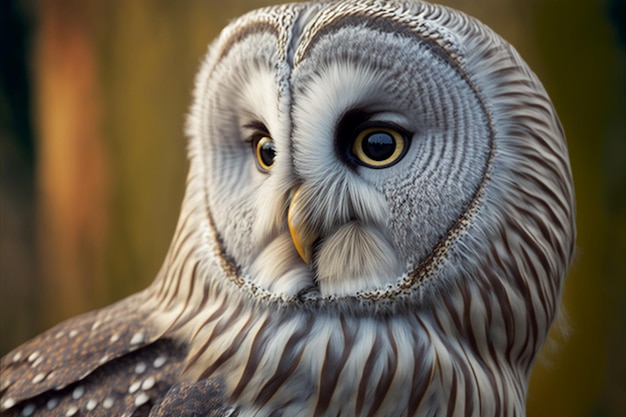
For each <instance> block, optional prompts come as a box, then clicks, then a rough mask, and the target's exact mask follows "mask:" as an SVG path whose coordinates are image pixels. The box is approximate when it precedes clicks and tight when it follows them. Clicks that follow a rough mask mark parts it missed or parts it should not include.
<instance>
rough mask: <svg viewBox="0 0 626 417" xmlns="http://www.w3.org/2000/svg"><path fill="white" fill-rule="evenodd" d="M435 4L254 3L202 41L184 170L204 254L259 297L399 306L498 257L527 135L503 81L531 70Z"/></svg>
mask: <svg viewBox="0 0 626 417" xmlns="http://www.w3.org/2000/svg"><path fill="white" fill-rule="evenodd" d="M440 10H442V9H441V8H439V7H438V6H437V7H431V6H429V5H427V4H424V3H419V2H415V3H413V2H409V3H402V2H398V3H393V2H389V3H385V4H379V3H377V2H362V3H355V4H352V3H351V4H350V7H345V8H344V7H342V6H341V4H339V3H336V4H331V3H328V4H326V3H308V4H299V5H290V6H285V7H275V8H269V9H262V10H259V11H255V12H253V13H250V14H248V15H246V16H244V17H242V18H240V19H239V20H237V21H235V22H234V23H232V24H231V25H230V26H229V27H228V28H227V29H226V30H224V32H223V33H222V35H221V36H220V38H219V39H218V40H217V41H216V42H215V43H214V44H213V45H212V46H211V47H210V50H209V53H208V55H207V59H206V61H205V63H204V65H203V67H202V70H201V72H200V73H199V75H198V79H197V80H198V81H197V87H196V97H195V104H194V106H193V108H192V114H191V117H190V123H189V128H188V131H189V134H190V136H191V137H192V141H191V153H192V155H191V159H192V173H191V175H192V176H196V175H198V176H201V177H202V179H203V182H204V191H203V192H205V193H206V196H205V200H206V202H205V204H206V216H207V222H208V223H209V225H210V229H211V233H212V234H213V235H214V239H215V242H216V249H215V252H216V253H218V256H219V257H220V258H221V259H223V260H224V262H226V264H228V266H227V269H229V270H231V271H235V272H233V275H235V276H236V278H235V280H236V281H238V282H245V283H246V285H248V286H250V287H251V288H253V293H256V292H258V291H260V292H262V293H264V294H265V295H270V296H271V297H278V298H282V299H285V298H288V299H293V297H296V298H298V297H300V298H302V297H304V298H306V299H309V300H312V299H319V298H323V299H326V300H330V299H332V300H337V299H341V298H345V297H351V298H355V297H356V298H360V297H362V298H365V299H373V298H376V299H378V298H380V297H383V298H384V297H387V298H394V297H396V296H397V295H398V294H401V293H402V294H406V293H407V292H412V291H414V290H415V289H416V288H419V287H420V286H422V284H423V283H425V282H426V281H430V282H431V283H434V284H435V285H434V286H435V287H437V286H438V285H439V284H438V282H439V281H442V282H443V281H445V279H447V278H445V277H449V276H450V274H451V273H452V274H458V273H459V271H456V272H455V271H452V272H451V271H444V272H442V268H443V267H446V268H447V267H451V268H453V269H454V268H457V269H458V268H459V267H461V269H465V268H466V266H467V265H470V264H476V262H475V261H476V259H479V258H481V257H484V256H487V255H488V254H489V253H492V252H493V251H491V252H489V250H488V247H489V246H493V245H492V244H491V243H492V238H493V236H490V235H493V233H494V230H495V229H494V225H495V224H503V223H504V221H505V219H506V217H507V216H508V217H510V215H511V210H510V206H509V207H507V204H508V203H507V199H508V198H509V197H510V198H511V199H515V198H516V193H517V192H518V190H516V187H521V186H522V183H521V181H518V180H519V179H520V178H521V177H522V176H523V175H524V174H523V173H520V172H517V171H516V170H518V168H519V165H518V162H519V161H516V158H517V157H518V156H519V155H518V151H517V150H516V146H518V145H519V144H523V143H524V141H525V140H526V139H523V140H521V141H518V142H517V143H516V142H515V140H512V141H509V138H512V137H514V136H516V135H522V136H523V135H525V134H526V133H524V132H526V131H531V130H532V129H533V127H532V126H530V124H532V123H531V122H532V120H530V119H532V117H533V116H532V113H533V112H534V111H535V109H537V108H538V107H536V106H534V104H533V103H530V105H529V106H528V108H527V109H523V107H524V100H525V99H524V98H520V97H517V96H516V94H517V92H518V90H519V88H518V89H517V90H516V88H517V87H515V86H516V83H520V85H522V84H523V83H527V84H528V83H529V82H530V83H531V84H532V83H535V82H536V79H535V78H533V77H534V76H531V78H530V80H531V81H524V80H526V79H527V77H528V74H522V73H521V72H516V71H517V68H518V67H517V66H518V65H523V62H522V61H521V60H520V59H519V57H518V56H517V55H515V54H514V53H513V55H511V54H512V52H511V50H510V48H509V46H508V45H507V44H505V43H503V42H501V41H500V40H497V39H498V38H495V36H496V35H494V34H493V33H491V32H489V33H487V32H485V31H484V30H485V28H484V27H483V26H482V25H480V24H476V22H473V21H472V20H471V19H470V20H468V19H469V18H467V17H463V18H462V19H459V20H455V21H454V22H446V21H444V20H441V19H438V18H434V17H433V16H437V13H439V11H440ZM429 13H433V14H432V15H430V17H429V18H428V19H422V18H421V16H422V15H424V16H425V15H427V14H429ZM463 31H466V32H463ZM490 37H491V38H490ZM492 42H494V43H493V44H492ZM509 70H510V73H509ZM520 74H521V75H520ZM519 80H522V81H519ZM537 86H538V87H537V88H541V87H540V84H537ZM529 100H530V99H529ZM521 108H522V110H520V109H521ZM544 109H545V108H544ZM525 112H526V113H525ZM526 114H528V115H529V116H530V119H529V120H524V121H520V120H515V118H514V117H511V116H512V115H515V116H516V117H517V116H519V117H523V116H525V115H526ZM540 117H542V118H543V117H545V115H543V114H542V115H541V116H540ZM548 117H552V116H548ZM549 123H550V124H551V125H550V127H549V128H547V129H554V131H557V130H558V129H560V128H559V127H556V126H557V125H558V120H556V119H554V118H553V119H552V120H549ZM554 123H556V124H554ZM523 124H526V125H524V126H521V125H523ZM519 126H521V127H520V128H519V129H518V127H519ZM516 129H517V130H516ZM539 129H543V127H539ZM544 130H545V129H544ZM550 140H551V139H550ZM556 140H560V139H558V138H557V139H556ZM507 141H508V142H507ZM527 142H528V141H527ZM559 146H560V145H559ZM196 159H198V161H197V162H195V163H194V161H195V160H196ZM194 165H195V166H196V167H197V169H193V166H194ZM559 169H562V170H563V171H562V172H561V173H560V174H562V175H564V176H567V175H569V173H568V170H569V167H567V166H563V167H559ZM560 174H559V175H560ZM511 184H513V185H514V186H510V185H511ZM530 186H533V187H534V186H535V185H534V184H530ZM531 199H532V198H531ZM521 220H522V221H524V219H521ZM468 227H472V228H474V229H477V230H475V231H473V232H472V233H473V236H472V237H467V230H468ZM481 239H482V240H481ZM461 272H464V271H461ZM435 275H437V276H443V277H444V278H442V279H437V278H436V279H433V280H431V279H430V278H431V277H433V276H435ZM420 291H421V290H420Z"/></svg>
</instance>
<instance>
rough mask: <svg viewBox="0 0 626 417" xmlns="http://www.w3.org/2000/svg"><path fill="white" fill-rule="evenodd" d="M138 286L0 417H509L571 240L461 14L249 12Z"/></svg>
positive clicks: (406, 6)
mask: <svg viewBox="0 0 626 417" xmlns="http://www.w3.org/2000/svg"><path fill="white" fill-rule="evenodd" d="M186 131H187V134H188V137H189V151H188V153H189V160H190V170H189V176H188V180H187V183H186V193H185V197H184V200H183V203H182V209H181V214H180V219H179V222H178V225H177V229H176V231H175V234H174V237H173V240H172V243H171V246H170V249H169V251H168V253H167V256H166V258H165V261H164V263H163V267H162V269H161V270H160V272H159V273H158V275H157V277H156V279H155V280H154V282H153V284H152V285H150V286H149V287H148V288H147V289H145V290H144V291H142V292H140V293H138V294H135V295H132V296H130V297H129V298H127V299H125V300H122V301H120V302H118V303H116V304H114V305H112V306H109V307H107V308H104V309H101V310H98V311H95V312H92V313H88V314H86V315H83V316H80V317H77V318H74V319H70V320H68V321H66V322H64V323H61V324H59V325H58V326H56V327H54V328H52V329H51V330H49V331H47V332H45V333H43V334H42V335H40V336H38V337H36V338H34V339H33V340H31V341H29V342H27V343H26V344H24V345H23V346H20V347H18V348H16V349H15V350H14V351H12V352H10V353H9V354H8V355H7V356H5V357H4V358H3V359H2V363H1V370H2V381H1V385H0V392H1V400H0V407H1V411H2V415H7V416H9V415H16V416H17V415H21V416H30V415H37V416H48V415H55V416H59V415H60V416H73V415H90V416H108V415H123V416H130V415H133V416H166V415H175V416H239V417H250V416H259V417H265V416H285V417H293V416H342V417H346V416H386V417H409V416H444V415H445V416H520V415H524V414H525V400H526V392H527V385H528V380H529V376H530V372H531V369H532V366H533V363H534V361H535V358H536V356H537V353H538V352H539V349H540V348H541V346H542V344H543V343H544V341H545V340H546V336H547V333H548V330H549V328H550V326H551V325H552V323H553V321H554V319H555V316H556V314H557V311H558V308H559V299H560V294H561V289H562V285H563V281H564V277H565V275H566V271H567V268H568V266H569V263H570V260H571V258H572V253H573V250H574V240H575V227H574V215H575V209H574V191H573V186H572V179H571V173H570V167H569V160H568V153H567V145H566V140H565V136H564V133H563V129H562V128H561V124H560V122H559V119H558V117H557V114H556V112H555V110H554V108H553V106H552V104H551V102H550V99H549V98H548V95H547V93H546V91H545V90H544V88H543V87H542V85H541V83H540V81H539V80H538V79H537V77H536V76H535V75H534V73H533V72H532V71H531V70H530V69H529V68H528V66H527V65H526V64H525V62H524V61H523V60H522V58H520V56H519V55H518V53H517V52H516V51H515V50H514V49H513V47H511V46H510V45H509V44H508V43H507V42H505V41H504V40H502V39H501V38H500V37H499V36H498V35H496V34H495V33H493V32H492V31H491V30H490V29H488V28H487V27H486V26H484V25H483V24H482V23H480V22H478V21H476V20H475V19H473V18H471V17H468V16H466V15H464V14H463V13H460V12H458V11H455V10H452V9H449V8H446V7H442V6H438V5H432V4H428V3H424V2H419V1H403V0H397V1H396V0H389V1H387V0H385V1H383V0H358V1H357V0H350V1H330V2H312V3H300V4H289V5H284V6H278V7H269V8H265V9H261V10H258V11H254V12H251V13H249V14H246V15H245V16H243V17H241V18H239V19H238V20H236V21H234V22H233V23H231V24H230V25H229V26H228V27H226V29H224V31H223V32H222V33H221V35H220V36H219V37H218V39H217V40H215V41H214V42H213V43H212V44H211V45H210V47H209V48H208V52H207V54H206V58H205V59H204V62H203V64H202V66H201V68H200V70H199V73H198V75H197V79H196V85H195V91H194V95H193V104H192V107H191V111H190V115H189V118H188V123H187V126H186Z"/></svg>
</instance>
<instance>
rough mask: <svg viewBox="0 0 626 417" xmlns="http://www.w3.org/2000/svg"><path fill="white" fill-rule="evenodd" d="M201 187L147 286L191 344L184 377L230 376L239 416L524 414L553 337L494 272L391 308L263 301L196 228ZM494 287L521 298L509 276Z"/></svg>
mask: <svg viewBox="0 0 626 417" xmlns="http://www.w3.org/2000/svg"><path fill="white" fill-rule="evenodd" d="M201 188H202V187H201V183H200V182H199V180H197V179H195V177H193V176H190V179H189V181H188V189H187V194H186V196H185V200H184V203H183V209H182V212H181V216H180V220H179V223H178V227H177V230H176V233H175V237H174V239H173V242H172V245H171V247H170V250H169V252H168V255H167V257H166V261H165V263H164V266H163V268H162V270H161V271H160V273H159V276H158V278H157V279H156V280H155V282H154V284H153V285H152V286H151V287H150V289H149V292H150V294H151V300H152V303H149V304H150V308H151V309H153V310H154V320H155V321H156V322H157V323H158V324H159V325H160V326H161V328H162V329H163V333H164V334H165V335H166V336H167V337H172V338H174V339H177V340H178V341H180V342H182V343H183V344H186V345H187V347H188V349H189V354H188V357H187V360H186V371H185V375H183V377H185V378H191V379H202V378H211V377H220V378H222V379H223V380H224V381H225V382H226V385H227V391H228V394H229V396H230V399H231V400H232V402H233V403H234V404H236V405H238V407H239V409H240V415H241V416H247V415H256V416H265V415H272V414H273V413H275V412H278V411H281V412H283V415H302V414H303V415H376V416H397V415H415V416H420V415H433V412H434V411H435V410H436V411H437V412H434V415H444V413H446V415H456V414H461V413H463V414H462V415H467V413H466V411H467V409H471V410H475V412H474V414H475V415H477V416H478V415H503V416H504V415H514V414H515V415H523V414H524V403H525V394H526V387H527V382H528V377H529V372H530V368H531V365H532V362H533V360H534V357H535V355H536V353H537V350H538V347H539V346H540V344H541V343H542V342H543V337H544V336H545V334H544V336H541V334H542V331H540V332H538V334H539V336H537V334H534V335H530V334H528V330H527V331H526V332H525V331H524V330H521V329H531V328H532V326H530V325H528V323H527V321H528V320H529V319H528V316H529V315H528V314H527V311H525V310H524V309H523V308H522V309H519V308H517V307H519V306H515V305H511V304H509V305H508V307H507V306H503V305H495V304H497V303H496V296H492V295H485V291H480V289H479V287H480V286H481V285H487V282H489V285H491V286H493V283H491V281H490V278H489V277H487V276H480V275H477V276H473V277H472V279H458V280H455V281H454V282H453V283H452V284H451V286H450V287H448V288H447V289H446V292H445V296H444V295H443V294H440V296H439V297H437V295H436V294H435V297H436V300H437V301H435V302H432V303H430V304H425V305H423V306H416V307H415V308H414V309H404V310H401V311H397V312H395V313H389V314H386V315H369V316H367V315H366V316H362V315H359V314H355V313H353V312H352V313H351V312H350V310H349V309H347V308H343V309H341V308H334V307H329V308H321V309H320V310H315V309H296V308H290V307H289V306H285V305H280V306H279V305H276V304H272V303H265V302H262V301H258V300H257V299H255V298H254V295H253V294H252V293H250V292H249V291H246V290H245V289H243V288H241V287H240V286H238V285H236V283H235V282H234V281H233V279H232V275H233V273H234V272H236V271H232V270H227V268H225V265H228V263H225V262H224V261H223V259H222V258H221V254H219V253H215V251H214V246H213V245H212V241H211V238H212V235H211V230H210V229H209V228H204V227H198V225H203V224H206V223H207V214H206V210H205V200H204V197H203V195H204V194H203V193H202V192H201ZM479 269H480V268H477V270H479ZM496 290H497V293H498V294H499V296H498V297H497V298H498V299H507V300H511V302H512V303H514V302H515V300H516V299H518V298H519V297H518V294H517V293H518V292H519V289H516V288H513V287H512V286H511V285H508V284H506V281H502V282H501V284H500V287H499V288H498V289H496ZM505 295H506V296H505ZM496 307H497V308H496ZM494 312H495V313H494ZM511 329H514V331H512V330H511ZM546 332H547V325H546ZM468 407H469V408H468ZM406 410H408V411H409V412H408V413H406Z"/></svg>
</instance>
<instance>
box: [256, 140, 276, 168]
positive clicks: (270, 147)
mask: <svg viewBox="0 0 626 417" xmlns="http://www.w3.org/2000/svg"><path fill="white" fill-rule="evenodd" d="M275 156H276V151H275V150H274V142H272V141H269V140H268V141H266V142H265V143H262V144H261V146H260V148H259V157H260V158H261V161H262V162H263V164H264V165H265V166H268V167H269V166H272V165H273V164H274V157H275Z"/></svg>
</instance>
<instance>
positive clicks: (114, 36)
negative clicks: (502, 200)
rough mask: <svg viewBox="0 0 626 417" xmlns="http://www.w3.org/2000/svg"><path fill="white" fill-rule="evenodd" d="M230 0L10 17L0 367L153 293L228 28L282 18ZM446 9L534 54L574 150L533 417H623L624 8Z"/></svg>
mask: <svg viewBox="0 0 626 417" xmlns="http://www.w3.org/2000/svg"><path fill="white" fill-rule="evenodd" d="M220 3H222V2H220ZM226 3H227V6H223V5H219V6H218V2H211V1H208V0H205V1H200V0H185V1H177V2H174V1H166V0H158V1H154V0H153V1H145V0H144V1H134V0H133V1H100V2H85V1H78V0H76V1H67V0H66V1H61V0H58V1H57V0H41V1H34V2H19V1H17V2H15V1H14V2H11V3H10V4H11V5H12V6H11V7H14V10H13V12H12V14H11V15H10V18H11V19H17V20H19V21H17V22H16V21H14V22H12V23H19V24H22V25H23V27H22V29H20V30H18V32H17V33H21V34H22V35H24V34H25V35H26V38H25V40H26V42H25V43H24V44H23V45H21V44H19V42H18V43H16V42H17V38H15V39H13V38H11V37H7V36H3V39H2V40H0V41H1V42H3V43H5V45H4V46H12V47H13V49H14V51H13V52H15V53H17V54H18V55H19V54H21V56H22V57H23V58H25V59H26V61H25V66H24V67H23V68H19V65H16V68H17V70H16V71H13V72H11V71H8V70H7V69H9V66H10V65H13V64H14V62H9V61H8V60H7V61H6V62H2V63H1V65H2V66H6V67H5V68H3V71H2V75H3V77H2V84H0V86H1V87H2V89H0V105H1V106H2V107H1V110H2V111H1V112H0V113H1V114H0V121H1V122H2V124H1V126H0V140H1V142H0V144H1V148H0V150H1V159H0V162H1V163H2V171H1V177H0V178H1V182H0V184H1V185H2V188H1V192H2V194H1V202H2V206H1V209H2V210H1V229H0V230H1V233H0V245H1V246H0V268H1V269H0V272H1V275H0V354H4V353H6V352H7V351H8V350H10V349H11V348H12V347H15V346H16V345H17V344H19V343H21V342H23V341H25V340H26V339H28V338H30V337H32V336H34V335H35V334H37V333H39V332H40V331H42V330H44V329H46V328H48V327H50V326H52V325H53V324H55V323H57V322H59V321H61V320H63V319H65V318H68V317H70V316H73V315H76V314H78V313H81V312H85V311H88V310H91V309H94V308H98V307H101V306H104V305H106V304H109V303H111V302H112V301H114V300H118V299H120V298H122V297H124V296H126V295H129V294H131V293H133V292H135V291H137V290H139V289H142V288H144V287H145V286H147V285H148V284H149V283H150V282H151V281H152V279H153V277H154V275H155V273H156V272H157V270H158V268H159V267H160V265H161V262H162V260H163V257H164V254H165V252H166V250H167V246H168V244H169V241H170V238H171V236H172V233H173V230H174V225H175V221H176V219H177V216H178V210H179V207H180V202H181V198H182V194H183V190H184V183H185V175H186V170H187V162H186V160H185V138H184V135H183V133H182V132H183V124H184V120H185V114H186V111H187V108H188V105H189V100H190V91H191V89H192V84H193V76H194V73H195V71H196V69H197V67H198V64H199V62H200V59H201V57H202V56H203V54H204V52H205V50H206V46H207V44H208V43H209V41H210V40H211V39H213V38H214V37H215V36H216V35H217V33H218V32H219V30H220V29H221V28H222V27H223V26H225V25H226V24H227V23H228V21H229V20H231V19H232V18H234V17H236V16H238V15H240V14H242V13H244V12H245V11H248V10H250V9H252V8H255V7H258V6H262V5H268V4H269V2H267V1H260V0H259V1H254V0H249V1H244V0H229V1H228V2H226ZM7 4H8V3H7ZM446 4H448V5H451V6H453V7H456V8H458V9H461V10H463V11H466V12H468V13H470V14H472V15H474V16H475V17H478V18H479V19H480V20H482V21H483V22H485V23H487V24H488V25H489V26H491V27H492V28H493V29H495V30H496V32H498V33H500V34H501V35H502V36H503V37H504V38H505V39H507V40H508V41H509V42H511V43H512V44H513V45H514V46H515V47H516V48H517V49H518V50H519V51H520V53H521V54H522V56H523V57H524V58H525V59H526V60H527V61H528V63H529V64H530V66H531V67H532V68H533V69H534V70H535V72H536V73H537V74H538V75H539V77H540V78H541V79H542V81H543V82H544V84H545V86H546V89H547V90H548V92H549V94H550V95H551V97H552V99H553V101H554V104H555V107H556V108H557V111H558V112H559V115H560V117H561V121H562V122H563V125H564V128H565V131H566V133H567V136H568V141H569V146H570V156H571V163H572V169H573V173H574V181H575V185H576V193H577V205H578V219H577V225H578V243H577V247H578V253H577V256H576V259H575V261H574V264H573V266H572V269H571V273H570V274H569V277H568V280H567V282H566V287H565V293H564V312H565V314H564V316H565V317H566V321H567V323H568V325H567V331H566V332H565V333H567V335H566V336H563V334H562V333H563V332H560V333H559V332H553V333H554V334H553V336H552V342H551V343H549V344H548V345H547V346H546V348H545V349H544V351H543V353H542V355H541V358H540V359H539V361H538V364H537V366H536V368H535V371H534V373H533V378H532V382H531V387H530V394H529V400H528V415H529V416H550V417H552V416H580V417H583V416H585V417H587V416H589V417H604V416H615V417H619V416H624V415H626V406H625V402H626V400H625V396H626V368H625V356H626V343H625V338H626V336H625V333H626V331H625V329H626V304H625V292H626V279H625V277H626V261H625V258H626V243H625V242H626V211H625V188H626V180H625V166H626V147H625V143H626V137H625V117H626V116H625V115H626V107H625V101H626V100H625V75H624V68H625V66H624V62H625V60H624V58H625V54H624V44H623V39H622V43H620V42H619V41H618V35H617V30H616V27H615V26H614V24H613V22H612V21H611V19H615V20H618V16H615V12H614V11H613V12H612V11H611V9H610V8H609V2H608V0H607V1H600V0H598V1H592V0H588V1H576V0H574V1H566V0H544V1H541V0H529V1H521V0H518V1H515V0H481V1H472V2H470V1H466V0H465V1H464V0H456V1H450V2H448V3H446ZM5 6H6V5H5ZM5 6H3V7H5ZM7 10H8V9H7ZM3 11H4V10H3ZM612 14H613V15H612ZM7 16H8V15H5V19H6V18H7ZM621 18H622V19H623V16H621ZM4 23H5V29H3V30H7V29H6V27H7V25H6V21H5V22H4ZM18 64H19V62H18ZM5 70H6V71H5ZM16 91H17V92H16ZM563 322H565V320H563Z"/></svg>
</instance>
